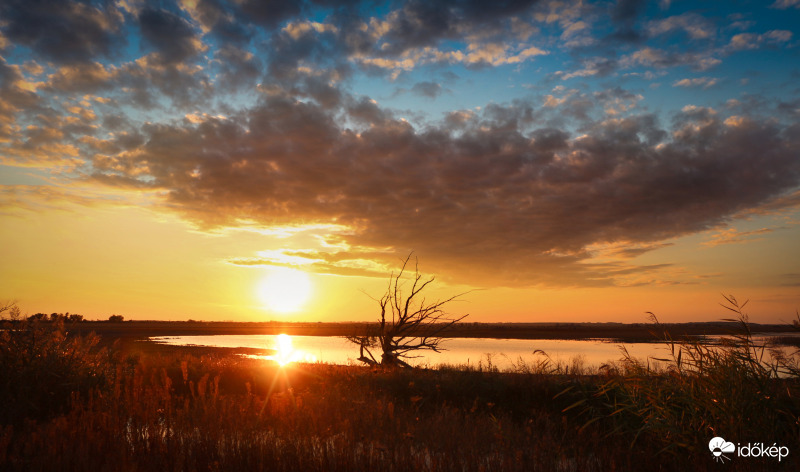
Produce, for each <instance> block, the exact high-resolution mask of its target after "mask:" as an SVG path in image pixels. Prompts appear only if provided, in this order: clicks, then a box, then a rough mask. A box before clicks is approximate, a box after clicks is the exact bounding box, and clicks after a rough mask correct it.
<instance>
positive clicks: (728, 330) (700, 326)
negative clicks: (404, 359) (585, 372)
mask: <svg viewBox="0 0 800 472" xmlns="http://www.w3.org/2000/svg"><path fill="white" fill-rule="evenodd" d="M375 326H376V324H375V323H366V322H351V323H347V322H343V323H323V322H318V323H309V322H274V321H273V322H202V321H124V322H109V321H82V322H79V323H73V324H67V325H66V326H65V328H66V330H67V332H68V333H70V334H73V335H81V336H85V335H87V334H89V333H92V332H94V333H95V334H97V335H98V336H100V343H101V345H111V344H113V343H115V342H118V343H119V344H121V345H123V346H124V349H125V350H126V351H131V352H153V351H158V352H162V353H166V352H171V351H180V352H183V353H191V352H196V353H202V354H209V353H211V352H218V353H219V354H225V353H236V354H258V355H262V354H266V355H268V354H271V353H272V351H271V350H269V349H245V348H209V347H207V346H171V345H167V344H162V343H156V342H153V341H150V339H149V338H151V337H155V336H213V335H277V334H288V335H290V336H326V337H337V336H347V335H365V334H367V333H369V332H370V331H372V330H373V329H374V328H375ZM741 328H742V326H741V324H740V323H738V322H698V323H668V324H666V323H665V324H661V325H658V326H657V325H653V324H645V323H636V324H623V323H462V324H459V325H456V326H454V327H452V328H451V329H450V330H449V331H448V332H447V335H446V336H444V337H445V338H490V339H530V340H537V339H542V340H544V339H547V340H556V339H563V340H590V339H598V338H600V339H607V340H609V341H611V342H620V343H638V342H658V341H663V340H664V337H663V336H664V332H666V333H667V334H668V335H669V336H670V337H671V338H672V339H674V340H676V341H679V340H684V339H688V338H691V337H696V336H718V335H731V334H737V333H741V332H742V331H741ZM750 330H751V332H752V334H753V335H758V334H760V333H769V334H771V335H774V336H777V337H781V336H783V341H791V340H789V339H786V338H788V337H789V336H791V334H792V333H800V331H798V330H797V329H796V328H794V327H793V326H791V325H777V324H757V323H751V324H750ZM420 334H422V333H420ZM797 341H798V342H791V343H788V344H791V345H795V346H797V345H798V343H799V342H800V337H798V338H797ZM245 351H246V352H245ZM250 351H253V352H250Z"/></svg>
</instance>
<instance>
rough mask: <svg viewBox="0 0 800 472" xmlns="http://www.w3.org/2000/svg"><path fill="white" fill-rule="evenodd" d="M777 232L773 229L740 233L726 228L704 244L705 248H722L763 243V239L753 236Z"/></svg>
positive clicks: (734, 229)
mask: <svg viewBox="0 0 800 472" xmlns="http://www.w3.org/2000/svg"><path fill="white" fill-rule="evenodd" d="M773 231H775V230H774V229H772V228H761V229H757V230H752V231H739V230H737V229H736V228H726V229H722V230H718V231H717V232H716V233H715V234H713V235H712V236H711V239H710V240H708V241H705V242H703V243H702V244H703V246H710V247H714V246H720V245H723V244H742V243H750V242H755V241H761V240H763V238H754V237H753V236H760V235H763V234H769V233H771V232H773Z"/></svg>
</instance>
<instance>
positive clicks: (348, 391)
mask: <svg viewBox="0 0 800 472" xmlns="http://www.w3.org/2000/svg"><path fill="white" fill-rule="evenodd" d="M78 325H81V327H80V329H76V327H77V326H78ZM90 325H91V323H90V324H80V323H79V324H76V325H72V326H66V327H65V326H64V325H63V324H61V323H48V322H37V323H29V322H20V323H14V324H7V325H6V329H5V330H4V331H3V332H2V338H1V339H2V342H0V356H2V358H0V364H2V365H3V378H2V380H0V470H10V471H15V470H19V471H23V470H24V471H36V470H43V471H47V470H69V471H83V470H85V471H96V470H125V471H164V470H173V471H212V470H237V471H238V470H284V471H317V470H319V471H322V470H326V471H337V470H381V471H383V470H387V471H420V470H421V471H425V470H429V471H438V470H443V471H450V470H453V471H455V470H458V471H473V470H474V471H494V470H520V471H523V470H524V471H529V470H544V471H550V470H553V471H573V470H574V471H591V470H598V471H599V470H602V471H606V470H798V467H800V439H799V438H800V380H799V379H800V375H798V374H800V369H799V368H798V365H797V356H794V357H789V358H782V359H779V360H777V361H776V362H775V363H773V364H768V365H765V364H763V363H761V362H759V353H760V351H759V346H758V345H756V344H755V343H754V342H753V341H752V339H751V338H750V336H749V331H748V329H750V326H749V325H748V324H747V323H745V322H743V321H742V322H740V323H739V324H738V325H737V326H738V328H739V329H740V331H739V333H740V334H739V337H738V338H735V339H734V340H733V341H732V342H731V344H729V345H728V346H725V347H724V348H723V349H718V350H709V349H707V348H704V347H703V346H701V345H698V344H692V343H691V342H677V343H676V342H672V341H671V339H672V334H674V332H666V333H665V332H664V331H663V330H662V332H661V336H663V339H664V342H665V343H667V344H668V345H669V346H671V347H672V352H673V354H674V356H673V357H672V359H671V362H670V367H669V368H668V369H663V370H660V371H653V370H651V369H650V368H649V367H648V366H647V365H646V364H645V365H642V364H640V363H638V362H636V361H635V360H633V359H624V360H622V361H620V362H619V363H618V364H616V365H610V366H606V367H605V368H602V369H600V370H598V371H594V372H587V371H584V370H583V369H582V368H580V366H577V365H576V366H573V365H570V364H560V365H559V364H553V363H551V362H548V361H547V360H543V361H542V362H540V363H538V364H535V365H530V364H529V365H518V366H517V368H516V370H515V371H513V372H497V371H495V370H493V369H491V368H484V369H482V370H476V369H469V368H466V367H463V366H462V367H459V366H452V367H448V368H440V369H436V370H411V369H393V370H384V369H380V368H368V367H358V366H335V365H326V364H288V365H286V366H278V365H276V364H274V363H269V362H264V361H259V360H254V359H247V358H242V357H239V356H236V355H234V353H232V352H229V351H225V350H208V349H205V348H193V349H180V348H169V349H167V348H164V347H159V346H157V345H153V344H152V343H150V344H148V343H140V342H137V343H133V342H130V341H131V339H136V336H139V335H142V334H153V335H155V334H162V333H163V332H158V330H155V331H153V330H152V329H151V330H150V331H148V330H147V329H143V328H142V327H139V328H138V329H139V330H138V331H136V330H135V334H136V336H134V335H133V334H132V333H134V331H129V332H128V334H129V335H128V336H125V335H120V334H119V331H117V335H116V336H115V335H114V334H113V333H114V329H117V330H122V329H132V328H128V326H135V323H127V322H125V323H122V324H121V325H122V326H117V327H116V328H114V327H113V326H110V324H108V325H109V327H108V328H107V330H106V331H103V330H102V329H98V330H97V331H98V332H101V333H103V334H102V338H98V337H97V336H95V335H91V334H88V333H85V332H84V330H85V329H84V327H85V326H90ZM172 325H173V326H174V325H178V324H177V323H174V324H172ZM726 326H728V327H730V326H729V325H726ZM184 328H185V327H184ZM189 328H191V327H189ZM649 328H650V330H653V328H654V326H650V327H649ZM655 328H656V331H658V327H657V326H656V327H655ZM309 329H311V328H309ZM68 331H71V334H69V335H67V332H68ZM115 339H116V340H120V339H121V340H122V341H123V342H116V343H114V342H113V341H114V340H115ZM126 339H127V341H126ZM716 436H721V437H724V438H725V439H726V440H729V441H733V442H735V443H739V444H740V445H745V444H756V443H758V444H763V445H764V447H765V448H766V450H767V453H766V454H762V453H761V452H759V455H760V456H761V457H757V458H754V457H737V456H736V455H735V454H733V453H729V454H727V455H726V457H727V459H725V458H722V459H720V458H715V456H714V455H712V453H711V451H710V450H709V447H708V444H709V440H710V439H711V438H713V437H716ZM773 445H775V446H776V449H775V451H777V452H778V453H776V454H772V455H770V454H771V453H770V452H769V451H770V449H769V448H770V447H771V446H773ZM781 447H786V448H787V449H785V451H788V455H787V454H783V451H784V450H783V449H780V448H781ZM748 450H749V449H748ZM759 451H760V449H759ZM779 456H780V457H779ZM721 460H724V463H720V462H719V461H721Z"/></svg>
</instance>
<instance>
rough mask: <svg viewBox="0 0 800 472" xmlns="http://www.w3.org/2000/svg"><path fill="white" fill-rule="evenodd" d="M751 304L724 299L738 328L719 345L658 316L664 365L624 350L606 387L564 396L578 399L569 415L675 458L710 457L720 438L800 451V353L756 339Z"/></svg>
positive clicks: (584, 388)
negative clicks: (674, 329)
mask: <svg viewBox="0 0 800 472" xmlns="http://www.w3.org/2000/svg"><path fill="white" fill-rule="evenodd" d="M745 305H746V302H745V303H743V304H740V303H739V302H738V301H737V300H736V298H734V297H733V296H728V297H725V303H724V304H723V306H724V307H725V308H726V309H728V310H730V311H731V312H733V313H734V314H735V315H736V316H735V318H731V319H726V321H731V322H734V323H736V326H737V329H735V330H734V331H732V332H731V334H730V336H728V337H727V338H723V339H722V341H721V344H719V345H708V344H705V343H703V342H700V341H697V340H682V341H676V340H674V339H672V338H671V337H670V335H669V333H668V332H667V331H666V330H665V329H662V327H661V325H660V324H659V322H658V320H657V318H656V317H655V315H652V314H651V317H652V320H653V322H654V325H655V328H656V329H660V330H661V337H662V340H663V342H664V344H665V346H666V347H667V349H668V352H669V355H668V356H667V357H665V358H658V359H654V360H656V361H658V362H660V363H662V364H661V367H659V368H653V367H651V365H650V363H649V361H648V362H646V363H645V362H643V361H641V360H639V359H636V358H633V357H632V356H631V355H630V354H629V353H628V352H627V350H625V349H624V347H623V348H622V351H623V352H622V353H623V357H622V359H621V363H620V364H618V365H614V366H606V368H605V370H606V380H605V381H604V382H601V383H598V384H594V385H593V384H589V385H582V386H581V387H582V390H581V391H580V392H579V393H577V394H576V392H571V391H570V390H574V388H568V389H566V390H565V391H563V392H561V394H564V395H567V396H571V397H572V398H577V399H576V401H575V402H574V403H573V404H572V405H570V407H568V408H567V410H573V409H574V410H580V411H581V412H582V413H583V415H584V418H588V421H587V422H586V423H585V425H588V424H593V423H595V422H598V423H602V424H604V425H605V426H606V427H607V428H609V431H610V432H609V434H612V435H617V436H624V437H628V438H630V441H631V447H634V446H635V445H636V443H637V441H642V440H644V441H648V442H653V443H656V444H660V447H659V449H658V451H659V452H667V453H670V454H673V455H690V454H692V453H695V452H698V451H703V452H707V449H706V447H707V444H708V441H709V439H711V438H713V437H717V436H722V437H724V438H726V439H727V438H732V439H735V440H736V441H738V442H741V443H749V442H758V443H765V444H768V445H771V444H773V443H777V444H785V445H787V446H794V449H795V451H796V452H795V454H800V447H798V446H800V441H798V439H799V438H800V376H798V370H797V369H796V365H797V364H796V362H797V361H796V358H797V355H796V353H794V354H788V355H787V354H786V353H785V352H783V351H781V350H778V349H775V348H773V347H772V346H770V345H769V343H768V342H766V341H764V342H757V341H756V340H755V339H754V338H753V335H752V332H751V330H750V326H749V322H748V316H747V314H746V313H745V312H744V311H743V308H744V306H745ZM770 352H771V355H769V354H770ZM787 441H788V442H789V443H791V444H786V443H787Z"/></svg>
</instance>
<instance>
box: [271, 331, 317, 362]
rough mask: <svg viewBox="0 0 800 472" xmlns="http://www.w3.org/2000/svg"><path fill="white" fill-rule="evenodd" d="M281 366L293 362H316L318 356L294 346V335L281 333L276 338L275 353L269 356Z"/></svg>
mask: <svg viewBox="0 0 800 472" xmlns="http://www.w3.org/2000/svg"><path fill="white" fill-rule="evenodd" d="M269 358H270V359H272V360H274V361H275V362H277V363H278V364H280V365H281V366H285V365H286V364H289V363H291V362H316V361H317V358H316V357H315V356H313V355H312V354H308V353H306V352H303V351H301V350H299V349H295V348H294V346H292V337H291V336H289V335H288V334H279V335H278V337H277V338H275V354H274V355H273V356H270V357H269Z"/></svg>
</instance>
